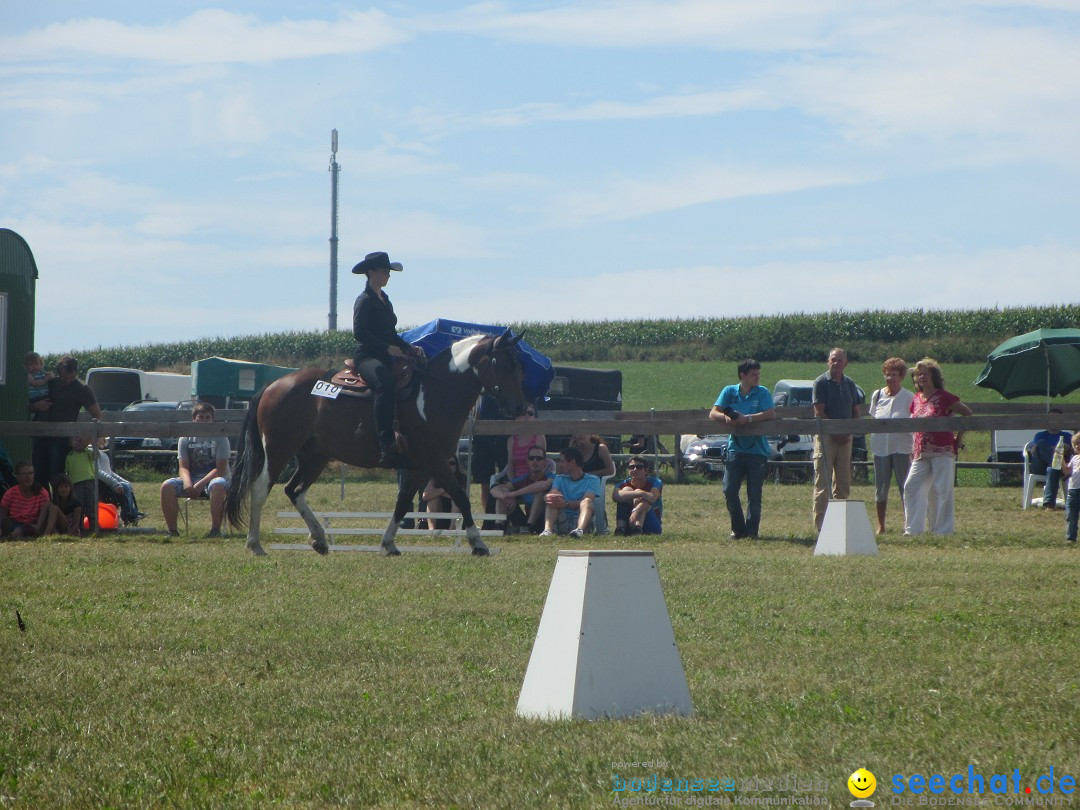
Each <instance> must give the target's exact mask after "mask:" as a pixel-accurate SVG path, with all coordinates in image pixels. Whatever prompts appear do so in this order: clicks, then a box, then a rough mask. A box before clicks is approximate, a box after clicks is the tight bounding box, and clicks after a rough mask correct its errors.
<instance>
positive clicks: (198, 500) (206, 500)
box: [181, 495, 229, 539]
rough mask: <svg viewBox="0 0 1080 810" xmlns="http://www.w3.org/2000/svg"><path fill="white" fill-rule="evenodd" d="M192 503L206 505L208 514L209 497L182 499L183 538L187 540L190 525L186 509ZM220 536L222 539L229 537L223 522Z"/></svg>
mask: <svg viewBox="0 0 1080 810" xmlns="http://www.w3.org/2000/svg"><path fill="white" fill-rule="evenodd" d="M193 503H196V504H198V503H204V504H206V509H207V513H209V510H210V496H209V495H201V496H199V497H198V498H184V508H183V510H182V512H181V514H182V515H183V518H184V537H186V538H188V539H190V538H191V523H190V521H189V515H188V509H189V507H190V506H191V504H193ZM221 534H222V535H223V536H224V537H228V536H229V524H228V523H227V522H226V521H224V520H222V521H221Z"/></svg>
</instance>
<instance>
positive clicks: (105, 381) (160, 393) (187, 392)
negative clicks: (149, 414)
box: [86, 366, 191, 411]
mask: <svg viewBox="0 0 1080 810" xmlns="http://www.w3.org/2000/svg"><path fill="white" fill-rule="evenodd" d="M86 384H87V385H88V386H89V387H90V390H91V391H93V392H94V397H95V398H96V399H97V401H98V405H100V406H101V409H102V410H103V411H120V410H123V409H124V408H125V407H127V406H128V405H130V404H131V403H132V402H142V401H145V400H157V401H160V402H166V401H172V402H178V401H184V400H187V399H191V375H190V374H170V373H168V372H164V371H140V370H139V369H137V368H120V367H117V366H96V367H94V368H92V369H90V370H89V371H87V372H86Z"/></svg>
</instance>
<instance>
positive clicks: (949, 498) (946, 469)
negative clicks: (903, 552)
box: [904, 357, 971, 536]
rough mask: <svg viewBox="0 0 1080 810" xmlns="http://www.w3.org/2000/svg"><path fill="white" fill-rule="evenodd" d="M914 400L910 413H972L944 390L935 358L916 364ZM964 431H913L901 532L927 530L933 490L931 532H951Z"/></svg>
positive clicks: (960, 414)
mask: <svg viewBox="0 0 1080 810" xmlns="http://www.w3.org/2000/svg"><path fill="white" fill-rule="evenodd" d="M912 377H914V379H915V400H914V401H913V402H912V403H911V415H912V416H913V417H915V418H919V417H924V416H971V408H969V407H968V406H967V405H965V404H964V403H963V402H961V401H960V398H959V397H957V396H956V395H954V394H950V393H949V392H948V391H946V390H945V377H944V375H943V374H942V373H941V366H939V365H938V364H937V361H936V360H932V359H930V358H929V357H927V358H926V359H924V360H920V361H919V362H918V363H916V364H915V370H914V371H913V372H912ZM963 436H964V431H960V432H958V433H957V434H955V435H953V433H952V432H951V431H948V430H944V431H936V432H933V433H916V434H915V449H914V452H913V454H912V462H911V471H910V472H909V473H908V477H907V481H906V482H905V484H904V523H905V525H906V527H907V528H906V529H905V530H904V534H905V535H907V536H911V535H914V534H922V533H923V532H924V531H926V529H927V517H928V516H927V503H928V501H929V495H930V489H931V487H932V488H933V490H934V500H935V504H934V511H933V513H932V514H931V515H929V521H930V525H929V528H930V531H932V532H933V533H934V534H952V533H953V522H954V515H955V512H956V509H955V502H954V497H953V496H954V491H953V480H954V479H955V477H956V453H957V450H959V449H961V448H963V446H964V444H963V441H962V439H963Z"/></svg>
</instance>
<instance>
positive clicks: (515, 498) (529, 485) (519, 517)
mask: <svg viewBox="0 0 1080 810" xmlns="http://www.w3.org/2000/svg"><path fill="white" fill-rule="evenodd" d="M525 463H526V464H527V465H528V469H527V471H526V473H525V474H524V475H519V476H518V477H517V478H514V479H513V480H512V481H507V482H505V483H502V484H496V485H495V486H493V487H492V488H491V497H492V498H494V499H495V511H496V513H498V514H500V515H506V516H507V526H506V533H507V534H514V533H516V532H517V531H518V530H520V529H521V528H528V529H529V530H530V531H532V532H533V533H534V534H535V533H536V532H539V531H540V530H541V529H542V528H543V527H544V514H545V512H546V511H547V510H546V504H545V503H544V499H543V498H542V497H539V496H541V495H543V494H544V493H546V492H547V491H548V490H549V489H551V482H552V480H553V479H554V478H555V475H554V473H551V472H548V468H547V465H548V461H547V455H546V454H545V453H544V448H543V447H540V446H539V445H535V444H534V445H533V446H532V447H530V448H529V453H528V455H527V456H525ZM523 510H527V512H528V514H526V512H525V511H523Z"/></svg>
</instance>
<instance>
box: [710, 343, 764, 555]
mask: <svg viewBox="0 0 1080 810" xmlns="http://www.w3.org/2000/svg"><path fill="white" fill-rule="evenodd" d="M738 371H739V383H738V385H729V386H727V387H726V388H725V389H724V390H723V391H721V392H720V396H719V397H717V398H716V404H715V405H713V407H712V410H711V411H709V418H710V419H712V420H713V421H716V422H726V423H727V424H729V425H748V424H750V423H752V422H763V421H767V420H770V419H775V418H776V409H775V408H774V407H773V398H772V394H770V393H769V389H768V388H766V387H765V386H763V385H761V363H759V362H758V361H757V360H751V359H749V358H747V359H746V360H743V361H742V362H741V363H739V369H738ZM768 461H769V441H768V439H766V438H765V437H764V436H736V435H734V434H731V435H729V436H728V446H727V461H725V462H724V499H725V500H726V501H727V508H728V514H729V515H730V516H731V539H732V540H740V539H742V538H744V537H750V538H754V539H756V538H757V536H758V528H759V527H760V525H761V490H762V487H763V486H764V484H765V469H766V465H767V463H768ZM744 480H745V481H746V513H745V514H744V513H743V508H742V502H741V501H740V500H739V489H740V488H741V487H742V482H743V481H744Z"/></svg>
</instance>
